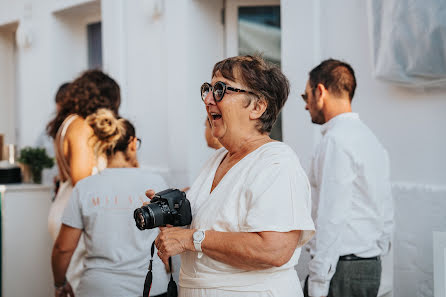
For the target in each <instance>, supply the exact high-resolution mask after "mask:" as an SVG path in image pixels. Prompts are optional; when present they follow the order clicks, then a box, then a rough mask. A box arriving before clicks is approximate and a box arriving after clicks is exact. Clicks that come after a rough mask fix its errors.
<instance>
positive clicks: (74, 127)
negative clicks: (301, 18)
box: [66, 117, 93, 140]
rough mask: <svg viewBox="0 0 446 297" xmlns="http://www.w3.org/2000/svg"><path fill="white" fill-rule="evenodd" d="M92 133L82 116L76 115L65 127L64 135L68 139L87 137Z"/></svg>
mask: <svg viewBox="0 0 446 297" xmlns="http://www.w3.org/2000/svg"><path fill="white" fill-rule="evenodd" d="M92 134H93V129H92V128H91V127H90V125H88V124H87V122H86V121H85V119H84V118H82V117H77V118H76V119H74V120H73V122H72V123H71V124H70V126H69V127H68V129H67V134H66V137H67V138H68V139H72V140H74V139H78V138H84V137H89V136H91V135H92Z"/></svg>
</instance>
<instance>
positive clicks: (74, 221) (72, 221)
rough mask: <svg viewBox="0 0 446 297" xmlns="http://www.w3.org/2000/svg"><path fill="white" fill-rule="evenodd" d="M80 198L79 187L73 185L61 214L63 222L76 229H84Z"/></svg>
mask: <svg viewBox="0 0 446 297" xmlns="http://www.w3.org/2000/svg"><path fill="white" fill-rule="evenodd" d="M80 198H81V197H80V192H79V188H78V187H74V189H73V192H72V193H71V197H70V200H68V204H67V206H66V207H65V210H64V213H63V216H62V223H63V224H65V225H67V226H70V227H73V228H76V229H84V223H83V221H82V209H81V203H80Z"/></svg>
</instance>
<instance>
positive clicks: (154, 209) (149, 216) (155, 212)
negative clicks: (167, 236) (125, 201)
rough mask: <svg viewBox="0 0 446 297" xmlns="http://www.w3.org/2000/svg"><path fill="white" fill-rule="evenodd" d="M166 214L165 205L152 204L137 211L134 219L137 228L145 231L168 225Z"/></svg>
mask: <svg viewBox="0 0 446 297" xmlns="http://www.w3.org/2000/svg"><path fill="white" fill-rule="evenodd" d="M165 212H166V211H165V210H164V209H163V205H160V204H158V203H151V204H148V205H145V206H143V207H141V208H137V209H135V212H134V213H133V217H134V219H135V222H136V227H138V229H139V230H145V229H153V228H156V227H160V226H164V225H165V224H167V223H168V222H164V221H165V216H166V214H165ZM167 214H168V212H167Z"/></svg>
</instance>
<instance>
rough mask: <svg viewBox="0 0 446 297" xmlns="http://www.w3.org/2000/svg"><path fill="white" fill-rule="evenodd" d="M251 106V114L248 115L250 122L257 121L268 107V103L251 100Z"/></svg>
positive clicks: (260, 100) (261, 100)
mask: <svg viewBox="0 0 446 297" xmlns="http://www.w3.org/2000/svg"><path fill="white" fill-rule="evenodd" d="M251 104H252V107H251V112H250V114H249V119H251V120H257V119H259V118H260V117H261V116H262V114H263V113H264V112H265V110H266V108H267V107H268V102H266V99H264V98H260V99H257V100H253V102H252V103H251Z"/></svg>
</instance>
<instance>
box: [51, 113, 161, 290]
mask: <svg viewBox="0 0 446 297" xmlns="http://www.w3.org/2000/svg"><path fill="white" fill-rule="evenodd" d="M86 122H87V123H88V124H89V125H90V126H91V127H92V128H93V131H94V138H93V140H94V148H95V152H96V153H97V154H98V155H102V154H104V155H106V156H107V168H106V169H104V170H103V171H101V172H100V173H99V174H97V175H94V176H90V177H87V178H85V179H83V180H81V181H79V182H78V183H77V184H76V186H75V188H74V190H73V194H72V196H71V198H70V201H69V203H68V206H67V207H66V209H65V212H64V214H63V217H62V227H61V229H60V232H59V236H58V237H57V240H56V243H55V244H54V248H53V256H52V266H53V274H54V282H55V286H56V290H55V295H56V297H59V296H61V297H62V296H73V292H72V289H71V285H70V284H69V282H67V280H66V278H65V274H66V271H67V268H68V264H69V263H70V258H71V256H72V254H73V251H74V250H75V249H76V246H77V244H78V242H79V238H80V236H81V234H82V233H84V235H85V236H84V239H85V247H86V257H85V262H84V265H85V270H84V272H83V273H82V275H81V276H80V283H79V286H78V287H77V289H76V292H75V293H76V294H75V296H81V297H86V296H95V297H98V296H104V297H105V296H106V297H121V296H140V295H141V292H142V288H143V286H144V278H145V275H146V272H147V267H148V265H149V258H148V256H147V253H148V251H150V245H151V243H152V242H153V240H154V239H155V238H156V236H157V235H158V232H159V230H149V231H146V232H144V233H143V232H141V231H139V230H138V229H137V228H136V227H135V223H134V221H133V210H134V209H135V208H138V207H139V206H140V205H141V202H142V201H143V199H144V191H145V185H146V183H147V182H150V183H153V184H154V185H155V186H156V188H157V189H158V190H164V189H165V188H166V187H167V185H166V183H165V182H164V180H163V178H162V177H161V176H159V175H157V174H154V173H152V172H150V171H147V170H144V169H140V168H138V167H139V166H138V160H137V157H136V151H137V149H138V147H139V145H140V142H141V141H140V140H139V139H138V138H136V136H135V128H134V127H133V125H132V124H131V123H130V122H129V121H127V120H125V119H122V118H116V117H115V116H114V114H113V113H112V112H111V111H110V110H106V109H100V110H98V111H97V112H96V113H94V114H93V115H90V116H88V117H87V118H86ZM152 267H153V271H154V285H153V287H152V290H151V294H152V295H150V296H165V292H166V288H167V283H168V277H167V274H166V270H165V268H164V265H163V263H162V262H161V260H160V259H155V261H154V262H153V266H152Z"/></svg>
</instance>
